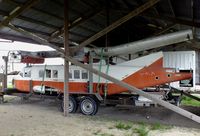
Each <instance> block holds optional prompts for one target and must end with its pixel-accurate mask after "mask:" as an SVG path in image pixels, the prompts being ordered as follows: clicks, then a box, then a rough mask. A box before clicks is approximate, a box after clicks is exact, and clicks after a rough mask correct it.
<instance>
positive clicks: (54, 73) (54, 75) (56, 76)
mask: <svg viewBox="0 0 200 136" xmlns="http://www.w3.org/2000/svg"><path fill="white" fill-rule="evenodd" d="M53 78H58V70H53Z"/></svg>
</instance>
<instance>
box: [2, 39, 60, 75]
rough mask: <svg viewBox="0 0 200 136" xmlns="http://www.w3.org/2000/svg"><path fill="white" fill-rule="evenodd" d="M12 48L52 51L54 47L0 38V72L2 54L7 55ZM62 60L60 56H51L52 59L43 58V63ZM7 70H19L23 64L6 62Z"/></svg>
mask: <svg viewBox="0 0 200 136" xmlns="http://www.w3.org/2000/svg"><path fill="white" fill-rule="evenodd" d="M14 50H22V51H52V50H54V49H52V48H50V47H48V46H44V45H36V44H29V43H24V42H11V41H8V40H4V39H0V73H2V72H3V69H4V65H5V64H4V60H3V59H2V56H7V55H8V52H9V51H14ZM63 63H64V61H63V59H62V58H52V59H45V63H44V64H48V65H61V64H63ZM8 65H9V66H8V71H12V70H16V71H20V70H21V69H22V68H23V67H24V66H25V64H22V63H13V64H12V63H8ZM12 66H13V67H12Z"/></svg>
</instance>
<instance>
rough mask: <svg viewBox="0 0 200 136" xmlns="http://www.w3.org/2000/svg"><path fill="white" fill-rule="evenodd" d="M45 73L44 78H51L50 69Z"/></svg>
mask: <svg viewBox="0 0 200 136" xmlns="http://www.w3.org/2000/svg"><path fill="white" fill-rule="evenodd" d="M45 73H46V78H51V70H50V69H46V70H45Z"/></svg>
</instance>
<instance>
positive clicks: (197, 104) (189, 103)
mask: <svg viewBox="0 0 200 136" xmlns="http://www.w3.org/2000/svg"><path fill="white" fill-rule="evenodd" d="M181 103H182V105H186V106H195V107H200V102H199V101H197V100H194V99H192V98H190V97H187V96H183V97H182V101H181Z"/></svg>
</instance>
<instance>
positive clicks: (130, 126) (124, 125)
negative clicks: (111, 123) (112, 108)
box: [115, 122, 132, 130]
mask: <svg viewBox="0 0 200 136" xmlns="http://www.w3.org/2000/svg"><path fill="white" fill-rule="evenodd" d="M115 127H116V128H117V129H124V130H128V129H130V128H132V125H131V124H125V123H122V122H118V123H117V124H116V125H115Z"/></svg>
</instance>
